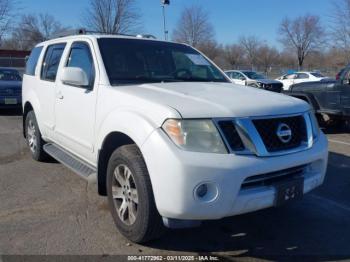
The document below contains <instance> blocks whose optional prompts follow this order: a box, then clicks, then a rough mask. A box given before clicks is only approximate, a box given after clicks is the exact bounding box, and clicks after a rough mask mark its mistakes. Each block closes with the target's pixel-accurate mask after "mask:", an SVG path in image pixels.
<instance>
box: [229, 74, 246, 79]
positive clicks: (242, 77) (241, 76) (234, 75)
mask: <svg viewBox="0 0 350 262" xmlns="http://www.w3.org/2000/svg"><path fill="white" fill-rule="evenodd" d="M232 78H233V79H237V80H242V79H244V78H245V77H244V76H243V75H242V74H240V73H238V72H232Z"/></svg>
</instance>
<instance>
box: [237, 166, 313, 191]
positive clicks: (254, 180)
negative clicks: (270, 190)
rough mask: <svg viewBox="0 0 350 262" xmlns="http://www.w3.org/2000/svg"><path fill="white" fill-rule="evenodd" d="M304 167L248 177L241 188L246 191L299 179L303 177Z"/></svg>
mask: <svg viewBox="0 0 350 262" xmlns="http://www.w3.org/2000/svg"><path fill="white" fill-rule="evenodd" d="M306 166H307V165H302V166H297V167H292V168H287V169H283V170H280V171H276V172H271V173H266V174H261V175H255V176H251V177H248V178H246V179H245V180H244V181H243V183H242V186H241V188H242V189H247V188H253V187H259V186H271V185H274V184H276V183H280V182H283V181H286V180H289V179H293V178H297V177H301V176H303V175H304V170H305V168H306Z"/></svg>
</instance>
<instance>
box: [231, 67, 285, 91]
mask: <svg viewBox="0 0 350 262" xmlns="http://www.w3.org/2000/svg"><path fill="white" fill-rule="evenodd" d="M225 73H226V75H227V76H228V77H229V78H230V80H231V82H232V83H234V84H237V85H246V86H252V87H256V88H261V89H265V90H268V91H273V92H277V93H280V92H281V91H282V87H283V84H282V83H281V82H280V81H277V80H273V79H267V78H266V77H265V76H263V75H261V74H259V73H257V72H254V71H251V70H228V71H225Z"/></svg>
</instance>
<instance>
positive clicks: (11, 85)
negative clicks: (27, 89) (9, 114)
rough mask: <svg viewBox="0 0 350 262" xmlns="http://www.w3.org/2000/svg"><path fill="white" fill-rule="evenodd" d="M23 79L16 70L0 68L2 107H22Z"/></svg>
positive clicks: (0, 104) (0, 98) (0, 101)
mask: <svg viewBox="0 0 350 262" xmlns="http://www.w3.org/2000/svg"><path fill="white" fill-rule="evenodd" d="M21 104H22V78H21V76H20V74H19V72H18V71H17V70H16V69H11V68H0V107H6V108H8V107H20V106H21Z"/></svg>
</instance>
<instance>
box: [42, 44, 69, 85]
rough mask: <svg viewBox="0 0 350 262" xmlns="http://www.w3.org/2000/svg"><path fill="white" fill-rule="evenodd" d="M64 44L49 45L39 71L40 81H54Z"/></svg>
mask: <svg viewBox="0 0 350 262" xmlns="http://www.w3.org/2000/svg"><path fill="white" fill-rule="evenodd" d="M65 46H66V44H55V45H50V46H49V47H48V48H47V50H46V54H45V58H44V63H43V66H42V69H41V79H43V80H48V81H55V80H56V75H57V70H58V66H59V64H60V61H61V57H62V54H63V51H64V47H65Z"/></svg>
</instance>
